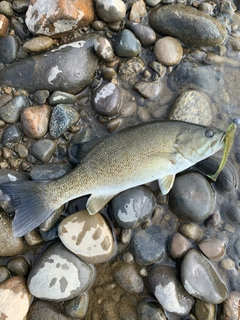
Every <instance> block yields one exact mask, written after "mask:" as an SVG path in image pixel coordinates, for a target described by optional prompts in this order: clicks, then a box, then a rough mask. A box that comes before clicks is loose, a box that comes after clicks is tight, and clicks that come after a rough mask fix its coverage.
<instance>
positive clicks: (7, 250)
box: [0, 212, 25, 257]
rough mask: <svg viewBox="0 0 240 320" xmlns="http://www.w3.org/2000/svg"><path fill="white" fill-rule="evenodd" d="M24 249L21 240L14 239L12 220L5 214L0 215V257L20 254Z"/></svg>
mask: <svg viewBox="0 0 240 320" xmlns="http://www.w3.org/2000/svg"><path fill="white" fill-rule="evenodd" d="M24 248H25V245H24V242H23V239H22V238H14V236H13V231H12V219H10V217H9V215H8V214H7V213H4V212H1V213H0V256H1V257H10V256H16V255H18V254H20V253H21V252H22V251H23V250H24Z"/></svg>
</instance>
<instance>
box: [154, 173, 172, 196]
mask: <svg viewBox="0 0 240 320" xmlns="http://www.w3.org/2000/svg"><path fill="white" fill-rule="evenodd" d="M174 180H175V174H171V175H169V176H166V177H164V178H161V179H158V185H159V188H160V190H161V192H162V194H163V195H165V194H167V193H168V192H169V191H170V190H171V188H172V186H173V183H174Z"/></svg>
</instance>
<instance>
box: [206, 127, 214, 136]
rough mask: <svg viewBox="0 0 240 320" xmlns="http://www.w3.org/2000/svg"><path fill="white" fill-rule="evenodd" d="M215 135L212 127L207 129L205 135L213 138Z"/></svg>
mask: <svg viewBox="0 0 240 320" xmlns="http://www.w3.org/2000/svg"><path fill="white" fill-rule="evenodd" d="M213 136H214V133H213V131H212V130H211V129H207V130H206V131H205V137H207V138H212V137H213Z"/></svg>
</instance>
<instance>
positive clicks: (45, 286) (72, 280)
mask: <svg viewBox="0 0 240 320" xmlns="http://www.w3.org/2000/svg"><path fill="white" fill-rule="evenodd" d="M93 278H94V269H93V266H91V265H89V264H86V263H85V262H83V261H81V260H80V259H79V258H77V257H76V256H75V255H74V254H72V253H71V252H70V251H68V250H67V249H66V248H65V247H64V246H63V245H62V244H61V243H54V244H52V245H51V246H50V247H48V248H47V250H46V251H45V252H44V253H43V255H42V256H41V257H40V259H39V260H38V261H37V263H36V264H35V265H34V267H33V268H32V270H31V271H30V273H29V276H28V288H29V291H30V292H31V293H32V295H33V296H35V297H37V298H40V299H44V300H51V301H55V302H59V301H65V300H69V299H72V298H74V297H76V296H78V295H79V294H81V293H83V292H84V291H85V290H86V289H87V288H88V287H89V286H90V285H91V283H92V281H93Z"/></svg>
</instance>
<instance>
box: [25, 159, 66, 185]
mask: <svg viewBox="0 0 240 320" xmlns="http://www.w3.org/2000/svg"><path fill="white" fill-rule="evenodd" d="M70 170H71V166H70V165H68V164H66V163H49V164H34V165H32V170H31V171H30V176H31V179H32V180H35V181H40V180H54V179H58V178H60V177H61V176H63V175H64V174H66V173H68V172H69V171H70Z"/></svg>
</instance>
